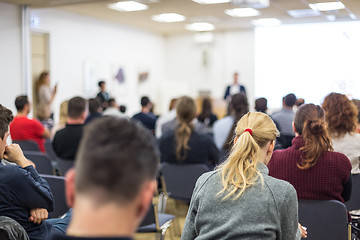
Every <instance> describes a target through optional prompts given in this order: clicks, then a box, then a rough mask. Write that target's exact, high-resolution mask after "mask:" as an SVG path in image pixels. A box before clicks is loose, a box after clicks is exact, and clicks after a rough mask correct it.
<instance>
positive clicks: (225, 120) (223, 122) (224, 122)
mask: <svg viewBox="0 0 360 240" xmlns="http://www.w3.org/2000/svg"><path fill="white" fill-rule="evenodd" d="M233 122H234V118H233V117H232V116H226V117H224V118H221V119H219V120H217V121H216V122H215V123H214V128H218V127H222V126H224V125H229V124H232V123H233Z"/></svg>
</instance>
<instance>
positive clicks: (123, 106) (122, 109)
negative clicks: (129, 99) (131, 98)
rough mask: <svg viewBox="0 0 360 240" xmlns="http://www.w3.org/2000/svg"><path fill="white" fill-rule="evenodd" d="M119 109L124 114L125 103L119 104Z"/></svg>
mask: <svg viewBox="0 0 360 240" xmlns="http://www.w3.org/2000/svg"><path fill="white" fill-rule="evenodd" d="M119 110H120V112H121V113H123V114H125V113H126V106H125V105H120V107H119Z"/></svg>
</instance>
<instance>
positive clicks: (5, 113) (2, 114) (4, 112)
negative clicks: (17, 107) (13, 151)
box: [0, 104, 14, 139]
mask: <svg viewBox="0 0 360 240" xmlns="http://www.w3.org/2000/svg"><path fill="white" fill-rule="evenodd" d="M13 118H14V116H13V115H12V112H11V110H9V109H7V108H6V107H4V106H3V105H1V104H0V137H1V139H4V136H5V133H6V132H7V131H8V130H9V124H10V123H11V121H12V120H13Z"/></svg>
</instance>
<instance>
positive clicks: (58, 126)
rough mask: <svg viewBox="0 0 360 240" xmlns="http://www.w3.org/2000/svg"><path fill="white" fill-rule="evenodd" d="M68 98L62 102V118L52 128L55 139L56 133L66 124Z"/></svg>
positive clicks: (52, 136)
mask: <svg viewBox="0 0 360 240" xmlns="http://www.w3.org/2000/svg"><path fill="white" fill-rule="evenodd" d="M68 103H69V101H68V100H65V101H63V102H62V103H61V104H60V118H59V122H58V123H57V124H55V125H54V127H53V128H52V129H51V140H53V139H54V136H55V133H56V132H57V131H59V130H61V129H63V128H64V127H65V125H66V121H67V118H68Z"/></svg>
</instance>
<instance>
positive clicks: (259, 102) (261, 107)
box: [255, 97, 268, 113]
mask: <svg viewBox="0 0 360 240" xmlns="http://www.w3.org/2000/svg"><path fill="white" fill-rule="evenodd" d="M267 109H268V108H267V99H266V98H263V97H262V98H258V99H256V100H255V110H256V111H257V112H262V113H266V111H267Z"/></svg>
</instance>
